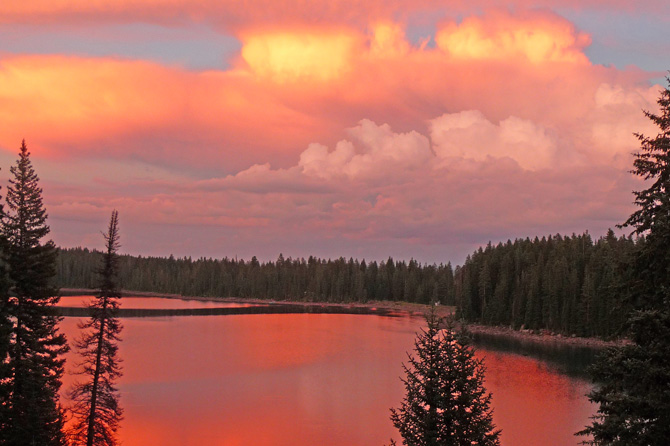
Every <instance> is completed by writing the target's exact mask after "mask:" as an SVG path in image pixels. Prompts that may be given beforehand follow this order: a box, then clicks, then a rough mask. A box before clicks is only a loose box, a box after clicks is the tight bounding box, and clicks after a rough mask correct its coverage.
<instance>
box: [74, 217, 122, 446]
mask: <svg viewBox="0 0 670 446" xmlns="http://www.w3.org/2000/svg"><path fill="white" fill-rule="evenodd" d="M104 237H105V241H106V250H105V253H104V256H103V263H102V267H101V268H100V292H99V293H98V297H97V298H96V299H95V300H93V302H91V304H90V305H89V308H90V310H91V318H90V319H89V320H87V321H86V322H82V323H80V324H79V328H80V329H81V330H84V332H83V334H82V335H81V337H80V338H79V339H78V340H77V342H76V344H75V346H76V348H77V350H78V353H79V355H80V357H81V362H80V364H79V367H80V369H79V370H78V372H77V373H78V374H81V375H83V376H84V380H83V381H82V382H78V383H76V384H75V385H74V386H73V388H72V389H71V391H70V397H71V398H72V400H73V401H74V405H73V408H72V412H73V414H74V415H75V421H74V425H73V429H72V439H73V442H74V444H75V445H86V446H114V445H116V444H117V439H116V431H117V429H118V425H119V421H120V420H121V418H122V414H123V411H122V409H121V407H120V406H119V394H118V390H117V388H116V380H117V378H118V377H120V376H121V368H120V364H119V363H120V359H119V358H118V355H117V354H118V342H119V340H120V339H119V333H120V332H121V329H122V327H121V324H120V322H119V320H118V319H117V317H116V311H117V310H118V308H119V299H120V298H121V294H120V292H119V289H118V285H117V275H118V256H117V250H118V248H119V232H118V213H117V211H113V212H112V217H111V219H110V221H109V229H108V231H107V233H106V234H104Z"/></svg>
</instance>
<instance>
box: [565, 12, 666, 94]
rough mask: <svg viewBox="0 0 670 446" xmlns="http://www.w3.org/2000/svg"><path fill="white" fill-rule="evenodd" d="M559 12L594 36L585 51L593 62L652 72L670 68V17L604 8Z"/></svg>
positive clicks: (659, 79) (657, 79) (656, 80)
mask: <svg viewBox="0 0 670 446" xmlns="http://www.w3.org/2000/svg"><path fill="white" fill-rule="evenodd" d="M559 13H560V14H561V15H563V16H564V17H565V18H567V19H568V20H570V21H571V22H573V23H574V24H575V26H576V27H577V28H578V29H579V30H581V31H584V32H587V33H589V34H590V35H591V37H592V40H593V43H592V44H591V46H590V47H588V48H587V49H586V50H585V52H586V55H587V56H588V57H589V59H590V60H591V61H592V62H593V63H596V64H602V65H612V66H615V67H617V68H620V69H623V68H626V67H627V66H630V65H634V66H636V67H638V68H641V69H643V70H646V71H652V72H667V70H669V69H670V17H663V16H656V15H652V14H646V13H645V14H630V13H626V12H621V11H603V10H597V11H596V10H593V11H574V10H565V11H559ZM662 79H663V78H662V77H659V78H654V79H652V81H654V82H659V81H662Z"/></svg>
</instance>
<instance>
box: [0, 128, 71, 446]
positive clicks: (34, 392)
mask: <svg viewBox="0 0 670 446" xmlns="http://www.w3.org/2000/svg"><path fill="white" fill-rule="evenodd" d="M10 173H11V178H10V180H9V186H8V188H7V196H6V203H7V208H6V214H5V215H4V219H3V221H2V235H3V238H4V241H5V242H6V246H5V253H4V254H5V261H6V264H7V268H8V275H7V278H8V280H9V283H10V285H11V289H10V296H11V297H9V298H8V299H7V300H6V302H5V304H4V305H5V309H4V311H5V312H6V314H8V315H9V317H10V320H11V321H12V326H11V335H10V342H9V346H8V354H7V364H6V366H7V368H8V371H9V377H8V379H7V383H6V384H7V393H8V395H7V400H6V401H5V402H4V403H3V406H2V419H3V422H2V423H3V425H4V426H3V429H2V433H0V444H2V445H12V446H19V445H26V446H28V445H40V446H60V445H64V444H65V442H66V440H65V435H64V433H63V411H62V410H61V408H60V405H59V402H58V392H59V389H60V386H61V377H62V375H63V363H64V359H63V358H62V355H63V354H64V353H65V352H66V351H67V349H68V347H67V343H66V341H65V337H64V336H63V335H62V334H60V333H59V332H58V322H59V318H58V317H57V314H56V312H55V309H54V308H53V307H54V305H55V304H56V303H57V302H58V299H59V297H58V290H57V289H56V288H55V287H54V286H53V285H52V279H53V277H54V275H55V271H56V267H55V264H56V255H57V252H56V248H55V246H54V243H53V242H52V241H50V240H49V241H46V242H44V238H45V237H46V236H47V235H48V234H49V226H47V224H46V220H47V213H46V210H45V208H44V204H43V203H42V189H41V188H40V187H39V178H38V177H37V174H36V173H35V170H34V168H33V166H32V162H31V160H30V152H28V149H27V147H26V144H25V140H24V141H23V142H22V144H21V149H20V152H19V158H18V160H17V161H16V164H15V165H14V166H12V167H11V168H10Z"/></svg>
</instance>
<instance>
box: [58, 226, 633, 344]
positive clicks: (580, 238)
mask: <svg viewBox="0 0 670 446" xmlns="http://www.w3.org/2000/svg"><path fill="white" fill-rule="evenodd" d="M643 242H644V239H643V238H638V239H635V240H634V239H632V238H630V237H618V238H617V237H616V236H615V235H614V233H613V232H612V231H609V232H608V234H607V235H606V236H604V237H601V238H599V239H597V240H596V241H594V240H593V239H592V237H591V236H590V235H589V234H588V233H584V234H581V235H572V236H561V235H553V236H548V237H542V238H535V239H532V240H531V239H529V238H526V239H517V240H515V241H514V242H512V241H507V242H506V243H500V244H498V245H495V246H494V245H491V244H490V243H489V244H488V245H487V246H486V247H484V248H480V249H478V250H477V251H476V252H474V253H473V254H472V255H470V256H468V258H467V259H466V261H465V263H464V264H463V266H457V267H456V268H455V269H454V268H452V266H451V263H447V264H446V265H444V264H439V265H436V264H432V265H430V264H420V263H418V262H417V261H416V260H410V261H409V262H406V261H394V260H393V259H392V258H389V259H388V260H386V261H382V262H379V263H377V262H376V261H370V262H366V261H365V260H355V259H352V258H350V259H348V260H347V259H344V258H339V259H335V260H330V259H328V260H325V259H319V258H315V257H311V256H310V257H309V258H308V259H304V258H298V259H292V258H290V257H289V258H286V259H285V258H284V257H283V256H282V255H281V254H280V255H279V258H278V259H277V260H276V261H268V262H259V261H258V260H257V259H256V258H255V257H254V258H252V259H251V260H250V261H246V260H242V259H240V260H237V259H229V258H223V259H210V258H200V259H197V260H193V259H191V258H189V257H185V258H174V257H172V256H171V257H169V258H162V257H142V256H137V257H135V256H130V255H122V256H120V257H119V280H120V283H121V284H122V285H121V286H122V287H123V288H125V289H128V290H133V291H149V292H158V293H169V294H180V295H185V296H204V297H212V296H214V297H216V296H219V297H242V298H256V299H268V300H287V299H288V300H300V301H319V302H366V301H404V302H414V303H423V304H427V303H431V302H439V303H441V304H443V305H455V306H457V308H458V315H459V317H461V318H463V319H466V320H468V321H472V322H478V323H482V324H492V325H509V326H513V327H514V328H517V329H519V328H528V329H533V330H540V329H545V330H551V331H554V332H559V333H564V334H575V335H579V336H601V337H611V336H614V335H616V334H617V333H619V332H620V330H621V328H622V324H623V322H624V321H625V318H626V313H627V311H628V309H627V308H626V307H625V306H624V304H623V298H622V295H621V294H622V291H621V290H622V287H621V283H622V280H623V279H624V276H625V270H626V265H628V263H629V261H630V258H631V256H632V255H633V253H634V251H635V250H636V249H638V248H639V245H640V244H641V243H643ZM99 256H100V253H99V252H97V251H89V250H88V249H86V248H70V249H61V250H60V253H59V258H58V264H57V275H56V277H57V281H58V284H59V286H61V287H68V288H90V287H92V286H94V284H93V283H92V282H91V280H92V279H91V277H92V275H91V265H95V264H97V260H96V259H97V257H99Z"/></svg>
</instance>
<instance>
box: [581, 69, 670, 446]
mask: <svg viewBox="0 0 670 446" xmlns="http://www.w3.org/2000/svg"><path fill="white" fill-rule="evenodd" d="M667 80H668V83H669V84H670V77H669V78H668V79H667ZM658 104H659V106H660V113H659V114H654V113H650V112H646V113H645V114H646V116H647V117H648V118H649V119H651V121H652V122H654V124H656V125H657V126H658V128H659V133H658V135H656V136H655V137H647V136H645V135H637V136H638V139H639V140H640V142H641V148H640V150H639V151H638V152H637V153H636V154H635V161H634V166H635V168H634V169H633V171H632V173H633V174H635V175H637V176H640V177H642V178H643V179H644V180H646V181H649V182H651V184H650V186H649V187H648V188H647V189H645V190H642V191H636V192H634V195H635V204H636V205H637V206H638V207H639V209H638V210H637V211H635V212H634V213H633V214H632V215H631V216H630V218H629V219H628V220H627V221H626V222H625V223H624V225H623V226H628V227H633V228H634V232H635V233H637V234H638V235H643V236H645V238H646V240H645V241H644V242H643V243H640V244H639V249H638V252H637V255H636V258H635V261H634V262H633V267H632V273H631V276H632V278H631V279H630V283H629V284H628V287H627V289H628V292H629V293H630V297H631V302H630V303H631V305H632V306H634V307H635V308H636V311H635V312H634V313H633V314H632V315H631V317H630V319H629V324H628V325H629V330H628V333H629V337H630V339H631V340H632V341H633V344H632V345H628V346H625V347H621V348H615V349H611V350H609V351H608V352H607V353H606V354H605V355H603V356H602V358H601V359H600V361H599V362H598V363H597V364H596V365H595V367H594V368H593V370H592V373H593V378H594V380H596V381H598V382H600V385H599V386H598V387H596V389H595V390H594V391H592V392H591V393H590V395H589V398H590V399H591V401H593V402H595V403H598V404H599V408H598V413H597V414H596V416H595V417H594V420H593V423H592V424H591V425H590V426H588V427H587V428H586V429H584V430H583V431H581V432H579V434H581V435H590V436H591V439H590V440H587V441H585V443H586V444H592V445H599V446H605V445H607V446H624V445H626V446H627V445H646V446H656V445H658V446H662V445H663V446H664V445H668V444H670V310H669V309H668V308H669V305H670V89H667V88H666V89H664V90H663V91H662V92H661V95H660V98H659V100H658Z"/></svg>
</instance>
